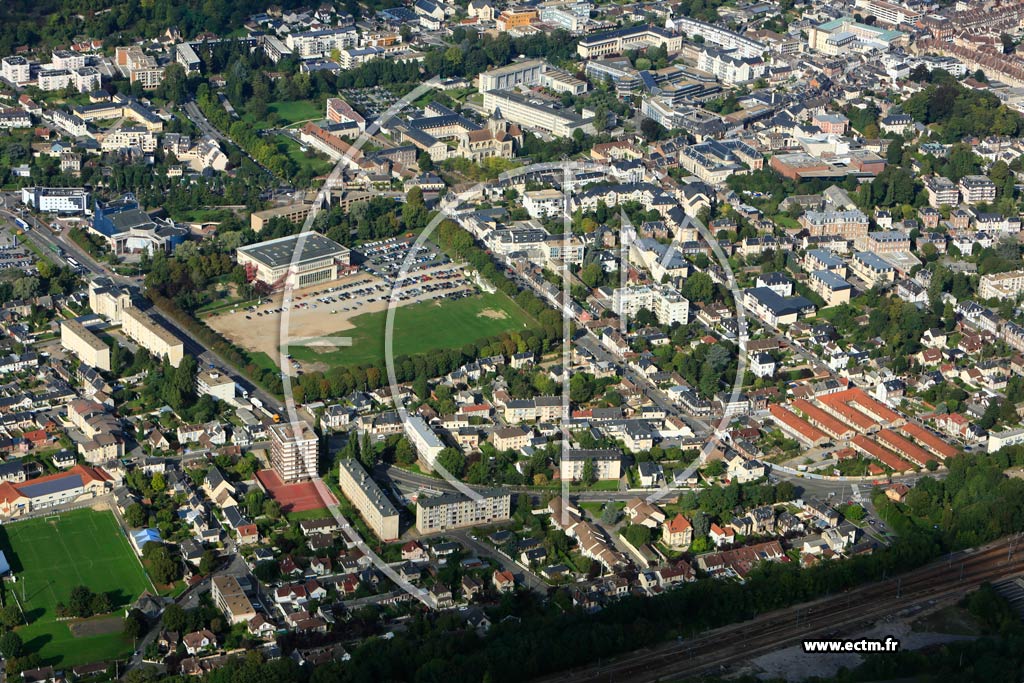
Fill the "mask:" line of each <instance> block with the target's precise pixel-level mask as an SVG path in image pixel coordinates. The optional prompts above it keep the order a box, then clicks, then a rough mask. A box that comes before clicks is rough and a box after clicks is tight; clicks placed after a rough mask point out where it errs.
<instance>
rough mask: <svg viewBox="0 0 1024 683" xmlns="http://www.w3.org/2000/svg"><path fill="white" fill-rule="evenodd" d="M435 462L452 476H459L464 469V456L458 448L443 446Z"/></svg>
mask: <svg viewBox="0 0 1024 683" xmlns="http://www.w3.org/2000/svg"><path fill="white" fill-rule="evenodd" d="M437 464H438V465H440V466H441V467H443V468H444V469H445V470H446V471H447V472H448V474H450V475H452V476H453V477H461V476H462V475H463V474H464V473H465V471H466V456H464V455H463V454H462V451H460V450H459V449H458V448H445V449H443V450H442V451H441V452H440V453H439V454H438V456H437Z"/></svg>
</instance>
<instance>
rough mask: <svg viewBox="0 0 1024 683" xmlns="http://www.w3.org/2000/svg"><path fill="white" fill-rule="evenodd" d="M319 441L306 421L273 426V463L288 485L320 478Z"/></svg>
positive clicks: (271, 428)
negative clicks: (290, 482)
mask: <svg viewBox="0 0 1024 683" xmlns="http://www.w3.org/2000/svg"><path fill="white" fill-rule="evenodd" d="M319 459H320V441H319V438H318V437H317V435H316V432H314V431H313V428H312V427H310V426H309V425H308V424H306V423H305V422H292V423H290V424H277V425H272V426H271V427H270V464H271V466H272V467H273V468H274V470H275V471H276V472H277V473H278V475H280V477H281V479H282V480H283V481H285V482H289V481H301V480H303V479H310V478H312V477H315V476H316V475H317V467H318V465H319Z"/></svg>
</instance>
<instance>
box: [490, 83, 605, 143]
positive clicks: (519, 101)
mask: <svg viewBox="0 0 1024 683" xmlns="http://www.w3.org/2000/svg"><path fill="white" fill-rule="evenodd" d="M483 106H484V110H485V111H486V113H487V114H488V115H490V114H493V113H494V112H495V110H500V111H501V116H502V118H503V119H505V120H506V121H511V122H512V123H517V124H519V125H520V126H525V127H527V128H533V129H536V130H540V131H543V132H547V133H550V134H551V135H554V136H555V137H560V138H566V137H571V136H572V134H573V133H574V132H575V131H576V130H582V131H583V132H584V133H586V134H589V135H595V134H596V133H597V130H596V128H594V113H593V112H591V111H589V110H586V109H584V110H583V114H582V115H581V114H577V113H576V110H575V109H567V108H564V107H558V106H555V105H554V104H553V103H552V102H550V101H547V100H542V99H540V98H538V97H532V96H527V95H522V94H520V93H517V92H512V91H510V90H488V91H487V92H485V93H484V102H483Z"/></svg>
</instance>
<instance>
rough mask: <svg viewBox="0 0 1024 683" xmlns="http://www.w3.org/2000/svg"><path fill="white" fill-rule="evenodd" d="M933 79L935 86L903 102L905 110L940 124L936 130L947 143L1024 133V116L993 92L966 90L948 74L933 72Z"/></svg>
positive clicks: (924, 121)
mask: <svg viewBox="0 0 1024 683" xmlns="http://www.w3.org/2000/svg"><path fill="white" fill-rule="evenodd" d="M930 80H931V81H932V84H931V85H929V86H928V87H926V88H925V89H924V90H922V91H921V92H918V93H915V94H914V95H912V96H911V97H910V98H909V99H908V100H907V101H906V102H904V103H903V111H905V112H906V113H907V114H910V115H911V116H913V117H914V120H915V121H920V122H922V123H924V124H925V125H929V126H931V125H932V124H938V125H935V126H934V129H935V132H936V133H937V134H938V137H939V139H940V140H942V141H943V142H958V141H960V140H962V139H963V138H964V137H965V136H970V135H977V136H986V135H1019V134H1020V133H1021V131H1022V130H1024V122H1022V119H1021V116H1020V114H1017V113H1016V112H1014V111H1013V110H1011V109H1010V108H1009V107H1007V106H1006V105H1005V104H1003V103H1002V102H1000V101H999V98H998V97H996V96H995V95H994V94H993V93H991V92H988V91H984V90H972V89H969V88H965V87H964V86H962V85H960V84H959V83H957V82H956V81H955V80H953V78H952V77H951V76H949V75H948V74H947V73H946V72H944V71H939V70H936V71H933V72H931V74H930Z"/></svg>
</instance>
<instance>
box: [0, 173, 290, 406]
mask: <svg viewBox="0 0 1024 683" xmlns="http://www.w3.org/2000/svg"><path fill="white" fill-rule="evenodd" d="M17 201H18V195H16V194H15V193H6V194H2V195H0V207H7V206H15V205H16V203H17ZM0 214H2V215H5V216H7V217H8V218H9V219H11V220H12V221H13V220H14V219H15V218H21V219H22V220H24V221H26V222H27V223H29V225H31V226H32V230H29V231H26V232H25V233H24V235H23V236H22V238H23V239H27V240H28V241H30V242H32V243H33V244H35V245H36V246H37V247H39V248H40V249H41V250H43V251H44V252H46V253H48V254H53V258H54V259H57V255H56V253H54V249H55V247H60V248H61V249H63V250H64V251H65V253H66V254H68V255H69V256H71V257H72V258H74V259H75V260H76V261H78V263H79V264H80V265H81V266H82V268H84V269H85V270H86V272H87V274H88V275H89V276H90V277H108V278H110V279H111V280H112V281H114V282H115V283H116V284H118V285H121V286H124V287H129V288H132V289H133V290H136V291H138V290H139V289H140V287H141V285H142V281H141V279H139V278H131V277H125V276H124V275H119V274H118V273H115V272H114V271H113V270H111V269H110V268H108V267H107V266H106V265H105V264H102V263H99V262H97V261H96V260H95V259H94V258H93V257H92V256H91V255H89V253H88V252H86V251H85V250H84V249H82V248H81V247H79V246H78V244H76V243H75V241H74V240H72V239H70V238H69V237H68V236H67V234H66V233H65V234H54V233H53V231H52V230H51V229H50V227H49V226H48V225H46V224H45V223H42V222H41V221H39V220H37V219H36V218H34V217H33V216H32V215H30V214H28V213H25V214H22V213H20V212H15V211H12V210H9V209H7V208H0ZM150 313H152V314H154V315H155V317H157V318H159V320H160V322H162V323H163V324H164V325H165V326H166V327H168V328H169V329H170V330H171V331H172V332H174V334H175V335H176V336H177V337H178V338H179V339H181V340H182V341H183V342H185V352H186V353H188V354H189V355H191V356H193V357H194V358H196V360H197V361H198V362H199V363H200V364H201V365H202V366H204V367H205V366H209V365H214V366H217V367H219V368H221V369H222V370H223V371H224V372H225V373H226V374H228V375H229V376H230V377H231V378H232V379H233V380H234V381H235V383H236V384H240V385H241V386H244V387H246V388H247V389H248V390H249V392H250V395H254V396H256V397H258V398H259V399H260V400H262V401H263V402H264V404H266V405H267V407H268V408H269V409H270V410H271V411H272V412H276V413H281V412H283V410H284V407H283V405H282V404H281V402H280V401H279V400H278V399H277V397H275V396H272V395H271V394H269V393H268V392H266V391H264V390H263V389H261V388H259V387H257V386H254V385H253V383H252V382H250V381H249V380H248V379H246V378H245V377H244V376H243V375H242V374H241V372H239V371H238V369H237V368H233V366H231V365H230V364H229V363H228V362H227V361H225V360H224V359H223V358H222V357H221V356H220V355H218V354H217V353H216V352H214V351H212V350H211V349H208V348H206V347H205V346H204V345H203V343H202V341H200V340H199V339H198V338H197V337H195V336H194V335H192V333H191V332H189V331H188V330H186V329H185V328H183V327H181V326H179V325H178V324H177V323H175V321H174V320H172V319H170V318H168V317H167V316H165V315H163V314H162V313H160V311H159V309H156V308H152V309H150ZM232 370H233V371H232Z"/></svg>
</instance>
